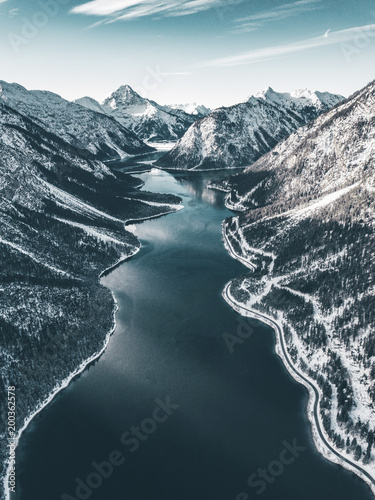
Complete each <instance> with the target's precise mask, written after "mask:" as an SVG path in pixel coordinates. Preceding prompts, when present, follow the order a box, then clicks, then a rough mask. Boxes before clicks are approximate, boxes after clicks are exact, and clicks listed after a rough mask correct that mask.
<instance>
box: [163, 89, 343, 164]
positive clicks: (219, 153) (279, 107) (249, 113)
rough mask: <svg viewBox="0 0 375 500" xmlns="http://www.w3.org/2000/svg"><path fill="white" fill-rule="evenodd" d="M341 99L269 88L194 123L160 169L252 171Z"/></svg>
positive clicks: (334, 96)
mask: <svg viewBox="0 0 375 500" xmlns="http://www.w3.org/2000/svg"><path fill="white" fill-rule="evenodd" d="M343 99H344V98H343V97H342V96H340V95H333V94H329V93H326V92H325V93H321V92H311V91H308V90H300V91H296V92H294V93H293V94H286V93H284V94H281V93H278V92H275V91H274V90H272V89H271V88H269V89H267V90H266V91H264V92H262V93H260V94H258V95H257V96H252V97H250V98H249V100H248V101H247V102H245V103H241V104H237V105H235V106H231V107H229V108H219V109H217V110H214V111H213V112H212V113H211V114H209V115H208V116H207V117H205V118H203V119H201V120H198V121H197V122H195V123H194V124H193V125H192V126H191V127H190V128H189V130H188V131H187V132H186V134H185V135H184V137H182V139H180V141H179V142H178V143H177V144H176V146H175V147H174V148H173V149H172V150H171V151H170V152H169V153H167V154H166V155H165V156H164V157H163V158H161V159H160V160H159V162H158V164H159V165H160V166H162V167H165V168H174V169H184V170H185V169H188V170H192V169H198V170H206V169H221V168H234V167H241V166H245V165H249V164H251V163H254V161H256V160H257V159H259V158H260V157H261V156H262V155H263V154H265V153H267V152H268V151H270V150H271V149H272V148H273V147H274V146H275V145H276V144H277V143H278V142H279V141H281V140H282V139H284V138H285V137H287V136H288V135H289V134H291V133H292V132H294V131H295V130H296V129H297V128H298V127H300V126H302V125H305V124H306V123H308V122H309V121H311V120H313V119H314V118H316V117H317V116H318V115H319V114H321V113H323V112H324V111H327V110H328V109H330V108H331V107H332V106H334V105H335V104H337V103H338V102H340V101H342V100H343Z"/></svg>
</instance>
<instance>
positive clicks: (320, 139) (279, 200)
mask: <svg viewBox="0 0 375 500" xmlns="http://www.w3.org/2000/svg"><path fill="white" fill-rule="evenodd" d="M278 99H279V97H278ZM287 99H289V97H287ZM374 166H375V83H371V84H370V85H368V86H367V87H366V88H365V89H363V90H361V91H360V92H358V93H357V94H355V95H354V96H352V97H351V98H350V99H348V100H346V101H344V102H343V103H341V104H340V105H338V106H337V107H336V108H335V109H333V110H331V111H329V112H328V113H326V114H324V115H322V116H320V117H319V118H317V119H316V120H315V121H314V122H312V123H310V124H309V125H307V126H305V127H302V128H300V129H299V130H298V131H296V132H295V133H294V134H292V135H291V136H290V137H289V138H287V139H286V140H284V141H283V142H281V143H280V144H279V145H277V146H276V147H275V148H274V149H273V151H271V152H270V153H268V154H267V155H265V156H263V157H262V158H261V159H260V160H259V161H258V162H256V163H255V164H254V165H253V166H251V167H249V168H247V169H246V170H245V171H244V173H242V174H239V175H237V176H233V177H232V178H231V179H230V180H229V184H227V187H228V185H230V186H231V187H232V191H231V192H230V193H229V195H228V198H227V204H228V206H229V207H231V208H232V209H234V210H238V211H239V212H242V213H241V214H240V215H239V216H238V217H234V218H233V219H230V220H227V221H226V222H225V225H224V233H225V238H226V241H227V244H228V248H231V249H232V253H233V255H236V256H237V257H238V258H242V259H244V260H245V261H246V262H251V263H252V264H254V265H255V270H254V272H253V273H251V274H250V275H247V276H244V277H240V278H237V279H235V280H234V281H233V282H232V284H231V285H230V287H229V289H228V290H229V292H228V293H229V294H230V296H231V298H232V299H233V301H234V303H237V304H241V305H242V306H243V307H244V308H246V309H247V310H249V311H250V310H252V311H258V312H261V313H263V314H266V315H267V316H269V317H271V318H274V319H276V320H277V322H278V324H280V325H281V326H282V327H283V330H284V340H285V343H286V346H287V351H288V355H289V357H290V359H291V360H292V362H293V365H294V367H295V368H296V370H298V371H299V372H300V373H303V374H304V376H307V377H308V378H309V380H311V381H312V383H313V384H315V386H316V387H317V388H318V391H319V394H320V403H319V407H318V408H319V414H318V418H319V420H320V422H321V425H322V428H323V429H324V431H325V436H326V437H327V439H328V441H329V443H330V444H331V445H332V446H333V447H334V448H335V449H336V450H337V451H338V452H339V453H340V454H341V455H342V457H344V460H348V461H351V462H354V463H356V464H358V467H360V468H362V469H364V470H366V471H367V472H368V473H369V474H370V475H372V477H374V476H375V453H374V450H373V445H374V444H375V441H374V436H375V337H374V331H375V201H374V193H375V170H374ZM319 441H320V440H319V439H318V442H319ZM324 450H326V449H325V447H324V446H323V451H324ZM326 454H327V453H326ZM328 456H329V453H328ZM374 485H375V482H373V486H374Z"/></svg>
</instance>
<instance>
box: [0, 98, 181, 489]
mask: <svg viewBox="0 0 375 500" xmlns="http://www.w3.org/2000/svg"><path fill="white" fill-rule="evenodd" d="M62 106H63V107H65V103H62ZM55 120H56V118H55V117H53V116H51V117H50V120H49V123H52V122H54V121H55ZM39 123H40V120H39ZM39 123H36V122H34V121H32V120H31V119H29V118H27V117H26V116H25V115H24V114H21V113H19V112H18V111H16V110H14V109H12V108H11V107H9V106H7V105H6V104H4V102H2V101H1V100H0V285H1V286H0V352H1V364H0V373H1V377H0V391H1V393H3V394H5V391H6V389H5V388H6V387H7V386H9V385H11V384H14V385H15V386H17V413H16V428H17V430H19V429H22V427H23V423H24V421H25V419H26V418H27V417H28V416H29V415H30V414H32V413H33V412H34V411H35V409H36V408H37V406H38V405H39V404H40V403H42V402H43V401H44V400H45V399H46V398H47V396H48V395H49V394H50V393H51V392H52V391H53V390H54V389H55V388H56V387H58V386H59V385H60V384H61V381H62V380H65V379H66V378H67V377H68V376H69V375H70V374H71V373H73V372H75V371H76V370H77V367H79V366H81V365H82V363H83V362H84V361H85V360H86V359H88V358H90V357H91V356H93V355H94V354H96V353H98V352H99V351H100V350H101V349H102V348H103V345H104V344H105V342H106V338H107V337H108V335H109V333H110V331H111V330H112V328H113V314H114V310H115V304H114V300H113V296H112V294H111V293H110V291H109V290H108V289H106V288H104V287H102V286H101V285H100V283H99V279H98V277H99V274H100V273H101V272H102V271H103V270H104V269H105V268H108V267H109V266H111V265H113V264H114V263H116V262H118V261H120V260H122V259H124V258H126V257H128V256H129V255H132V254H133V253H134V252H136V251H137V250H138V248H139V246H140V244H139V241H138V240H137V238H136V237H135V236H134V235H133V234H132V233H129V232H128V231H126V230H125V227H124V221H125V220H128V219H138V218H144V217H152V216H157V215H160V214H164V213H169V212H171V211H175V210H176V209H177V208H178V206H177V205H178V203H179V201H180V200H179V198H176V197H174V196H169V195H164V194H163V195H159V194H151V193H147V192H145V191H139V190H138V189H137V188H138V187H139V186H140V185H141V183H140V181H139V179H136V178H134V177H131V176H128V175H125V174H122V173H120V172H116V171H113V172H112V171H111V170H110V169H109V167H107V166H106V165H105V164H103V163H101V162H100V161H98V160H96V159H95V157H94V155H92V154H91V153H88V152H86V151H84V152H83V153H84V154H82V150H81V148H78V147H75V146H73V145H72V143H73V142H74V141H71V143H68V142H65V141H64V140H63V139H62V138H61V137H60V135H55V134H52V133H51V132H50V131H48V130H45V129H44V128H43V127H41V126H40V124H39ZM77 126H78V124H77ZM79 130H82V129H81V128H80V129H79ZM10 377H11V379H10ZM5 411H6V407H5V406H4V405H3V407H2V409H1V410H0V415H1V418H2V419H3V422H5V421H6V415H5ZM4 427H5V426H3V430H2V431H0V436H1V437H2V439H1V443H2V444H1V447H0V463H1V467H0V473H1V475H2V474H3V472H4V466H5V461H4V457H5V455H6V453H5V450H6V439H5V437H4ZM2 486H3V485H2ZM2 486H1V487H0V498H3V492H2V491H1V488H2Z"/></svg>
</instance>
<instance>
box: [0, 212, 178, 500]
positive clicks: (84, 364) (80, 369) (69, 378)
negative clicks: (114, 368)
mask: <svg viewBox="0 0 375 500" xmlns="http://www.w3.org/2000/svg"><path fill="white" fill-rule="evenodd" d="M182 208H184V207H183V205H181V206H180V205H176V206H175V208H174V209H172V205H171V210H170V211H168V212H163V213H159V214H155V215H152V216H149V217H143V218H139V219H129V220H126V221H124V228H125V230H127V229H126V227H127V225H133V224H137V223H141V222H144V221H147V220H150V219H155V218H158V217H162V216H164V215H168V214H171V213H175V212H177V211H178V210H181V209H182ZM137 239H138V238H137ZM138 241H139V239H138ZM140 250H141V243H140V241H139V246H137V247H134V248H133V250H132V251H131V252H130V253H129V255H124V256H122V257H120V258H119V259H118V260H117V261H116V262H115V263H114V264H111V265H110V266H109V267H107V268H106V269H104V270H103V271H101V272H100V273H99V275H98V281H99V283H100V280H101V279H102V278H103V277H105V276H107V275H108V274H109V273H110V272H112V271H113V270H114V269H116V268H117V267H118V266H119V265H121V264H123V263H124V262H126V261H127V260H129V259H131V258H133V257H134V256H135V255H136V254H137V253H138V252H139V251H140ZM103 286H104V285H103ZM106 288H108V287H106ZM108 290H109V288H108ZM110 292H111V294H112V297H113V301H114V309H113V323H112V328H111V329H110V330H109V332H107V334H106V336H105V339H104V344H103V346H102V348H101V349H100V350H99V351H97V352H96V353H94V354H92V355H91V356H90V357H89V358H87V359H86V360H84V361H82V363H81V364H80V365H79V366H78V367H77V368H76V369H75V370H74V371H73V372H72V373H70V374H69V375H68V376H67V377H66V378H65V379H63V380H62V381H61V382H60V383H58V385H56V387H55V388H54V389H53V390H52V391H51V392H50V393H49V394H48V396H47V397H46V398H45V399H44V400H43V401H42V402H41V403H39V404H38V405H37V407H36V408H35V409H34V411H33V412H32V413H31V414H30V415H28V416H27V417H26V418H25V420H24V422H23V424H22V427H21V429H19V430H18V432H17V435H16V436H15V437H14V442H15V448H14V449H15V450H17V447H18V445H19V442H20V439H21V437H22V435H23V433H24V432H25V430H26V429H27V428H28V426H29V425H30V423H31V422H32V421H33V420H34V418H35V417H36V416H37V415H38V414H39V413H40V412H41V411H42V410H44V409H45V408H46V407H47V406H48V405H49V404H50V403H51V402H52V401H53V399H54V398H55V397H56V396H57V395H58V394H59V393H60V392H61V391H63V390H64V389H66V388H67V387H68V386H69V385H70V383H71V382H72V381H73V380H74V379H75V378H76V377H77V376H78V375H81V374H82V373H83V372H84V371H85V369H86V368H87V367H88V366H89V365H90V364H91V363H93V362H94V361H96V360H97V359H99V358H100V357H101V356H102V354H104V352H105V351H106V349H107V347H108V344H109V342H110V339H111V337H112V335H113V334H114V332H115V330H116V327H117V323H116V314H117V311H118V304H117V300H116V297H115V294H114V292H113V291H112V290H110ZM8 458H9V457H7V458H6V461H5V463H6V467H5V472H4V475H3V477H2V478H1V480H2V483H3V488H4V500H11V493H13V492H11V491H10V489H9V474H10V472H11V471H10V463H9V460H8ZM16 490H17V486H16Z"/></svg>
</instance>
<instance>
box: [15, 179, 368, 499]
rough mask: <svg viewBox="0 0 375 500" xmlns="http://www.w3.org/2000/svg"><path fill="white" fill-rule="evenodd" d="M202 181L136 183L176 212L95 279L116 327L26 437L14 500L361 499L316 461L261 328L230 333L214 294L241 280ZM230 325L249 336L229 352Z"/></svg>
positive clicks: (296, 398) (297, 393)
mask: <svg viewBox="0 0 375 500" xmlns="http://www.w3.org/2000/svg"><path fill="white" fill-rule="evenodd" d="M208 177H209V175H207V174H206V175H205V176H201V175H200V174H188V177H185V178H184V177H183V176H182V175H176V176H175V177H173V176H171V175H169V174H167V173H159V174H158V175H156V174H145V175H144V176H143V178H144V179H145V180H146V189H149V190H154V191H159V192H168V193H175V194H177V195H180V196H182V197H183V200H184V206H185V208H184V209H183V210H181V211H179V212H178V213H176V214H172V215H169V216H167V217H164V218H161V219H156V220H152V221H147V222H145V223H142V224H139V225H138V226H137V228H136V234H137V235H138V236H139V237H140V239H141V240H142V245H143V246H142V250H141V252H140V253H139V254H138V255H137V256H136V257H134V258H133V259H132V260H130V261H128V262H126V263H124V264H123V265H122V266H121V267H119V268H117V269H116V270H115V271H114V272H113V273H112V274H110V275H109V276H108V277H107V278H106V279H105V283H106V284H107V285H108V286H109V287H110V288H111V289H112V290H114V292H115V294H116V297H117V300H118V304H119V312H118V315H117V322H118V326H117V330H116V332H115V334H114V335H113V337H112V339H111V342H110V345H109V347H108V349H107V351H106V352H105V354H104V355H103V356H102V357H101V358H100V360H99V361H98V362H97V363H95V364H94V365H93V366H91V367H90V368H89V369H87V370H86V371H85V372H84V374H83V375H81V376H80V377H79V378H78V379H77V380H76V381H74V382H73V383H72V384H71V385H70V387H69V388H67V389H66V390H64V391H63V392H62V393H60V395H59V396H58V397H57V398H56V399H55V400H54V402H53V403H52V404H51V405H50V406H49V407H48V408H47V409H45V411H43V412H42V414H41V415H40V416H38V417H37V418H36V419H35V420H34V422H33V424H32V425H31V426H30V427H29V429H28V430H27V432H25V434H24V436H23V438H22V440H21V445H20V447H19V450H18V499H19V500H54V499H64V500H71V499H72V498H73V499H74V498H75V499H86V498H91V499H93V500H248V499H250V498H251V499H255V498H258V497H260V498H262V499H264V500H302V499H304V500H317V499H319V500H333V499H340V500H370V499H372V498H373V497H372V495H371V493H370V490H369V489H368V487H367V486H366V485H365V484H364V483H363V482H362V481H361V480H359V479H358V478H356V477H355V476H353V475H352V474H351V473H349V472H347V471H345V470H343V469H342V468H340V467H338V466H337V465H333V464H331V463H329V462H327V461H326V460H325V459H324V458H322V457H321V456H320V455H319V454H318V453H317V451H316V449H315V447H314V444H313V442H312V438H311V433H310V426H309V423H308V421H307V418H306V415H305V407H306V403H307V392H306V390H305V389H304V388H303V387H302V386H300V385H299V384H297V383H296V382H294V381H293V380H292V379H291V377H290V376H289V375H288V373H287V372H286V370H285V369H284V367H283V365H282V362H281V361H280V360H279V358H278V357H277V356H276V355H275V352H274V349H275V342H274V335H273V332H272V330H271V329H269V328H267V327H264V326H262V325H260V324H258V323H255V322H250V324H249V323H246V322H244V323H242V322H241V321H242V320H241V318H240V317H239V316H238V315H237V314H236V313H235V312H234V311H232V309H231V308H230V307H229V306H228V305H227V304H226V303H225V302H224V301H223V299H222V298H221V290H222V289H223V287H224V285H225V283H226V282H227V281H229V280H230V279H231V278H233V277H235V276H237V275H239V274H241V273H243V272H244V271H245V270H244V268H243V266H241V265H240V264H239V263H237V262H236V261H234V260H233V259H231V258H230V257H229V256H228V254H227V253H226V251H225V249H224V246H223V244H222V242H221V228H220V226H221V222H222V220H223V219H224V218H225V217H226V216H228V215H229V212H228V211H227V210H226V209H224V208H223V199H222V195H220V194H217V193H214V192H212V191H210V190H207V189H205V188H204V186H205V183H206V180H207V178H208ZM239 328H242V332H244V333H249V332H250V328H252V329H253V333H252V335H251V336H250V337H249V338H247V340H246V341H244V342H243V343H242V344H238V345H236V346H235V348H234V353H233V354H231V353H230V352H229V350H228V348H227V346H226V344H225V342H224V340H223V334H224V333H230V334H233V335H235V334H236V332H237V331H238V329H239ZM166 406H167V407H166ZM157 408H159V409H157ZM121 436H122V440H121ZM293 445H297V446H298V449H297V451H294V455H293V453H292V452H290V451H289V450H288V447H289V448H290V447H291V446H293ZM283 450H285V451H283ZM280 456H281V457H283V458H284V459H286V460H284V464H282V463H281V461H280ZM94 462H95V463H94ZM111 462H112V463H111ZM285 462H288V463H285ZM98 469H99V472H98ZM264 469H266V472H264ZM270 471H271V472H270ZM264 473H265V474H266V476H264V477H263V479H262V478H261V479H260V478H259V476H263V475H264ZM103 476H105V477H103ZM249 477H251V485H249V484H248V478H249ZM78 485H80V489H79V488H78V490H77V491H76V489H77V487H78ZM64 494H65V496H64Z"/></svg>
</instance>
